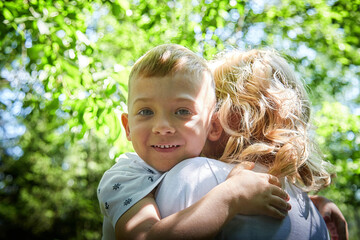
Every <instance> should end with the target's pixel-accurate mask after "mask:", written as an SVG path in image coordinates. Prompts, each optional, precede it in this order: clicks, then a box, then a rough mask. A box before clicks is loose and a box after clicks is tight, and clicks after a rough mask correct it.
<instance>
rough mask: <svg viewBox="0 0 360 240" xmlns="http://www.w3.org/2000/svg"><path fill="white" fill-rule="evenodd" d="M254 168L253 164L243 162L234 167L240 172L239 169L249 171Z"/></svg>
mask: <svg viewBox="0 0 360 240" xmlns="http://www.w3.org/2000/svg"><path fill="white" fill-rule="evenodd" d="M254 166H255V163H253V162H248V161H244V162H241V163H239V164H238V165H236V166H235V167H236V168H238V169H239V170H241V169H246V170H251V169H253V168H254Z"/></svg>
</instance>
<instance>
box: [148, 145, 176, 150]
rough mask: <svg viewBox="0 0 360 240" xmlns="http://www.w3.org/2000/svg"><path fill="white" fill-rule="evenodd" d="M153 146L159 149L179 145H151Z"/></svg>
mask: <svg viewBox="0 0 360 240" xmlns="http://www.w3.org/2000/svg"><path fill="white" fill-rule="evenodd" d="M151 147H153V148H161V149H169V148H177V147H180V145H151Z"/></svg>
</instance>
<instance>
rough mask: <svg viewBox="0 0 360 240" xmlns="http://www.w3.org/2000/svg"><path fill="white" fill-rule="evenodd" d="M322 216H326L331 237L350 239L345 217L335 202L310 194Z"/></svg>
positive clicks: (342, 239)
mask: <svg viewBox="0 0 360 240" xmlns="http://www.w3.org/2000/svg"><path fill="white" fill-rule="evenodd" d="M310 199H311V200H312V201H313V203H314V205H315V206H316V208H317V209H318V210H319V212H320V214H321V216H322V217H323V218H324V220H325V223H326V226H327V228H328V230H329V233H330V236H331V239H334V240H347V239H349V233H348V227H347V222H346V220H345V217H344V216H343V214H342V213H341V211H340V209H339V208H338V207H337V206H336V204H335V203H333V202H332V201H330V200H329V199H327V198H325V197H322V196H316V195H314V196H310Z"/></svg>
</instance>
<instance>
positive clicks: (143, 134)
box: [122, 72, 215, 171]
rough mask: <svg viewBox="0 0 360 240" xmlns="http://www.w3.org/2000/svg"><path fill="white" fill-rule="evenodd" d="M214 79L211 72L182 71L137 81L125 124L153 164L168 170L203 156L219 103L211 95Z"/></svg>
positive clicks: (141, 153) (138, 148)
mask: <svg viewBox="0 0 360 240" xmlns="http://www.w3.org/2000/svg"><path fill="white" fill-rule="evenodd" d="M198 78H202V79H201V80H199V79H198ZM211 81H212V80H211V78H210V77H209V76H208V75H206V77H203V76H201V77H200V76H194V75H191V74H186V73H181V72H179V73H176V74H174V75H172V76H165V77H150V78H136V79H134V80H133V82H132V83H131V87H130V90H129V91H130V92H129V96H130V97H129V102H128V110H129V113H128V114H123V115H122V123H123V126H124V128H125V130H126V135H127V139H128V140H129V141H132V144H133V146H134V149H135V151H136V152H137V154H138V155H139V156H140V157H141V158H142V159H143V160H144V161H145V162H147V163H148V164H149V165H150V166H152V167H154V168H155V169H157V170H159V171H168V170H170V169H171V168H172V167H173V166H175V165H176V164H177V163H179V162H181V161H182V160H184V159H187V158H191V157H196V156H199V155H200V152H201V150H202V148H203V146H204V144H205V141H206V137H207V133H208V130H209V127H210V118H211V114H212V110H213V106H214V104H215V98H214V97H213V98H212V97H209V95H210V94H209V92H210V91H213V89H212V88H211V84H210V83H211Z"/></svg>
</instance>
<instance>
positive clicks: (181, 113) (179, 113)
mask: <svg viewBox="0 0 360 240" xmlns="http://www.w3.org/2000/svg"><path fill="white" fill-rule="evenodd" d="M175 114H176V115H191V112H190V111H189V110H187V109H179V110H177V111H176V112H175Z"/></svg>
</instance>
